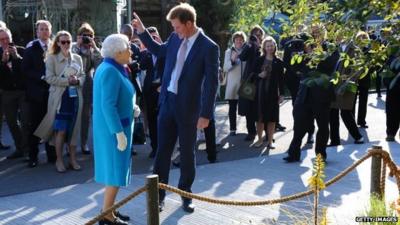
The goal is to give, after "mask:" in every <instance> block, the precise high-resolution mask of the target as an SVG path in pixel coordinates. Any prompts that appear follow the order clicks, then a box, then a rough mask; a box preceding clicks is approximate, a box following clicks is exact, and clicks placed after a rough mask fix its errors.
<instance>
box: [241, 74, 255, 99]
mask: <svg viewBox="0 0 400 225" xmlns="http://www.w3.org/2000/svg"><path fill="white" fill-rule="evenodd" d="M252 76H253V74H250V75H249V76H248V77H247V78H246V79H245V80H244V81H242V82H241V83H240V87H239V93H238V94H239V96H240V97H242V98H245V99H248V100H251V101H253V100H254V99H255V97H256V85H255V83H254V81H252V80H251V79H250V78H251V77H252Z"/></svg>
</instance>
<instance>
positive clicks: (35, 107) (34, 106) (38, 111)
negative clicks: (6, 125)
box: [28, 101, 57, 162]
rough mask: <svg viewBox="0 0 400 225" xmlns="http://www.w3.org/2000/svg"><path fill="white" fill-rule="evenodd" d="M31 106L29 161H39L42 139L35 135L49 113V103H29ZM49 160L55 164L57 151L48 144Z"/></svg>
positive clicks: (46, 147)
mask: <svg viewBox="0 0 400 225" xmlns="http://www.w3.org/2000/svg"><path fill="white" fill-rule="evenodd" d="M28 104H29V112H30V119H29V121H30V122H29V160H31V161H37V160H38V154H39V144H40V138H38V137H36V136H35V135H34V134H33V133H34V132H35V130H36V128H37V127H38V126H39V124H40V122H42V120H43V117H44V116H45V115H46V112H47V102H33V101H31V102H28ZM45 149H46V154H47V160H48V162H55V160H56V158H57V157H56V150H55V147H54V146H50V145H49V144H48V143H46V145H45Z"/></svg>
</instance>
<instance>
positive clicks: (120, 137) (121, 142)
mask: <svg viewBox="0 0 400 225" xmlns="http://www.w3.org/2000/svg"><path fill="white" fill-rule="evenodd" d="M116 136H117V143H118V145H117V148H118V150H120V151H125V149H126V146H127V145H128V140H127V139H126V135H125V133H124V132H119V133H117V134H116Z"/></svg>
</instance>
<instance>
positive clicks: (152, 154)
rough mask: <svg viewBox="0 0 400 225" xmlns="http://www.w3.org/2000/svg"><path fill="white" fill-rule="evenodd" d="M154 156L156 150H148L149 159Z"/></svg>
mask: <svg viewBox="0 0 400 225" xmlns="http://www.w3.org/2000/svg"><path fill="white" fill-rule="evenodd" d="M154 157H156V151H155V150H152V151H151V152H150V154H149V158H150V159H153V158H154Z"/></svg>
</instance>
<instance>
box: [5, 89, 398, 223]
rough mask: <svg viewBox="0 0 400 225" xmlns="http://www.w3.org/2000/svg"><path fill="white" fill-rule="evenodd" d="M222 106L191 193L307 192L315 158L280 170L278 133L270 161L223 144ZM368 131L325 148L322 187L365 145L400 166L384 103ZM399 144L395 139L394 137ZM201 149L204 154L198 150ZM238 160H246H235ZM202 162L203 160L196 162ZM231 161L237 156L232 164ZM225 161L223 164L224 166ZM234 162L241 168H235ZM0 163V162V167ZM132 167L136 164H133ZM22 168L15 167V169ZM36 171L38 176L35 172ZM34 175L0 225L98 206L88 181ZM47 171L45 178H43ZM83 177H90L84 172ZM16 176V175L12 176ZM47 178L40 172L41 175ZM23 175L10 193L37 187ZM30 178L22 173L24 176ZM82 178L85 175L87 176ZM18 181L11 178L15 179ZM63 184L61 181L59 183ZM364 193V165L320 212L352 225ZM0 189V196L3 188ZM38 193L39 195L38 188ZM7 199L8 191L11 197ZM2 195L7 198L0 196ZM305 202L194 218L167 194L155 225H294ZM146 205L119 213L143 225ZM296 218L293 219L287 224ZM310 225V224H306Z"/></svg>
mask: <svg viewBox="0 0 400 225" xmlns="http://www.w3.org/2000/svg"><path fill="white" fill-rule="evenodd" d="M226 112H227V106H226V105H220V106H218V107H217V115H218V116H217V124H218V125H217V126H218V137H219V139H222V144H221V147H220V153H219V159H220V161H221V162H220V163H216V164H204V162H201V163H200V166H198V168H197V175H196V180H195V183H194V185H193V192H194V193H197V194H201V195H205V196H209V197H215V198H221V199H235V200H245V201H251V200H261V199H271V198H279V197H282V196H286V195H291V194H294V193H297V192H301V191H304V190H306V189H307V179H308V178H309V177H310V175H311V171H312V170H311V169H312V159H313V158H314V157H315V155H314V151H313V150H312V149H310V148H309V146H305V148H304V150H303V152H302V159H303V160H302V162H301V163H294V164H286V163H283V161H282V159H281V158H282V157H283V156H285V154H283V153H284V152H285V151H286V150H287V147H288V145H289V143H290V140H291V137H292V131H291V130H290V129H289V130H287V131H286V132H282V133H277V134H276V136H275V139H276V145H277V150H274V151H271V152H270V154H269V155H263V156H259V155H260V153H261V151H262V150H263V149H262V148H261V149H260V148H258V149H256V148H252V147H249V145H250V144H249V143H245V142H243V141H242V138H244V135H238V136H236V137H233V138H232V137H227V136H226V135H227V133H228V130H229V129H228V128H227V123H228V122H227V117H226V116H223V115H226ZM281 115H282V116H281V122H282V123H283V124H284V125H286V126H288V127H291V124H292V120H291V104H290V102H288V103H286V104H284V105H283V106H282V111H281ZM367 123H368V124H369V125H370V128H369V129H367V130H362V132H363V134H364V135H365V137H366V140H367V141H369V143H366V144H363V145H354V144H351V143H352V142H353V140H352V139H351V137H350V138H348V137H347V131H346V130H345V128H344V126H341V128H342V129H341V135H342V139H343V141H342V143H343V144H345V145H342V146H339V147H335V148H328V150H327V151H328V164H327V167H326V175H327V178H326V180H328V179H330V178H332V177H334V176H335V175H337V174H338V173H339V172H340V171H342V170H343V169H345V168H346V167H348V166H349V165H351V164H352V163H353V162H354V161H356V160H357V159H359V158H361V157H362V156H363V155H364V154H365V153H366V151H367V149H368V148H369V147H370V146H371V145H372V144H379V145H382V146H383V147H384V149H386V150H388V151H390V152H391V153H392V156H393V157H394V159H395V161H396V162H398V163H399V162H400V154H398V152H399V150H400V145H399V144H398V142H394V143H389V144H388V143H387V142H385V141H384V137H385V114H384V110H383V102H382V101H381V100H377V99H375V95H374V94H373V95H371V96H370V102H369V109H368V118H367ZM239 126H240V129H239V131H240V132H243V133H244V131H245V124H244V118H241V119H240V121H239ZM366 131H367V132H368V134H366V133H365V132H366ZM396 138H397V140H398V137H396ZM200 148H203V147H202V146H201V145H200ZM146 151H147V150H146V149H143V150H141V151H140V152H139V155H142V157H143V158H145V157H146V155H147V154H146V153H147V152H146ZM241 152H245V153H246V154H245V153H241ZM198 155H199V156H200V157H204V152H202V151H200V152H199V154H198ZM232 155H240V157H238V158H235V157H234V156H232ZM229 157H231V158H229ZM227 158H228V159H229V160H227ZM235 159H240V160H235ZM3 163H5V159H4V158H2V159H0V166H1V165H2V164H3ZM134 163H136V164H139V162H138V158H136V159H135V158H134ZM142 165H143V166H148V167H146V168H145V169H144V171H148V170H149V169H150V166H151V163H147V164H142ZM20 167H21V168H22V167H23V166H22V164H21V165H20ZM0 168H1V170H0V191H2V192H4V193H6V192H8V193H10V191H9V190H8V191H7V190H4V189H10V188H11V189H12V187H10V186H9V185H8V184H7V180H11V181H12V180H13V179H12V178H13V176H12V175H11V174H10V173H7V172H8V171H9V170H8V169H7V168H6V169H3V168H4V167H0ZM39 168H42V169H39ZM39 168H35V170H36V169H37V170H36V173H41V175H42V177H43V179H42V180H40V182H41V185H39V186H42V188H41V189H40V190H41V191H37V192H28V193H23V192H22V193H23V194H8V196H6V197H1V198H0V225H3V224H12V225H25V224H35V225H36V224H49V225H57V224H62V225H70V224H71V225H72V224H84V223H85V221H88V220H90V219H91V218H92V217H94V216H95V215H96V214H97V213H98V212H99V210H100V208H101V204H102V194H103V192H104V189H103V186H101V185H99V184H96V183H94V182H93V181H92V180H91V178H90V176H88V178H87V179H86V178H85V179H83V180H82V181H83V182H82V181H78V182H75V183H73V184H71V185H68V183H71V180H72V181H73V179H72V177H81V176H82V173H77V172H68V173H67V174H57V173H55V172H54V170H50V172H48V171H49V168H50V169H51V168H52V167H50V166H47V165H46V164H43V165H42V166H41V167H39ZM46 168H47V170H45V169H46ZM85 169H87V170H90V168H89V167H86V168H85ZM14 171H18V170H14ZM45 171H46V172H45ZM6 173H7V174H8V175H7V177H6V178H7V179H1V176H2V174H3V175H4V174H6ZM26 173H27V172H24V173H21V174H20V175H21V176H22V177H24V179H14V181H13V182H15V183H14V187H15V188H17V189H18V188H19V187H20V186H29V185H30V184H32V183H35V185H36V184H37V183H38V181H37V180H35V179H33V180H32V178H29V176H27V175H28V174H26ZM31 173H33V172H31V171H30V172H29V174H31ZM87 173H88V174H89V172H87ZM147 174H148V173H147V172H144V173H141V174H135V175H134V176H133V183H132V184H131V185H129V186H128V187H126V188H122V189H121V191H120V194H119V196H118V198H119V199H122V198H123V197H125V196H127V195H128V194H129V193H131V192H133V191H134V190H136V189H138V188H139V187H141V186H143V185H144V183H145V177H146V175H147ZM15 176H17V175H15ZM178 177H179V170H178V169H173V170H172V171H171V178H170V181H171V185H174V186H176V185H177V180H178ZM45 178H47V179H48V180H49V182H54V180H56V181H57V182H59V183H65V185H63V186H61V187H57V188H51V189H48V188H46V187H48V185H46V181H45ZM64 180H65V181H64ZM387 181H388V182H387V189H386V197H387V199H388V200H394V199H395V198H397V197H398V192H397V188H396V186H395V182H394V181H393V179H391V178H388V180H387ZM369 185H370V160H368V161H366V162H365V163H363V164H362V165H361V166H360V167H358V168H357V170H356V171H354V172H352V173H351V174H350V175H348V176H346V177H345V178H344V179H343V180H341V181H340V182H338V183H336V184H333V185H332V186H330V187H328V188H327V189H326V190H324V191H323V192H322V194H321V204H322V205H323V206H325V207H327V208H328V219H329V221H330V222H331V224H357V223H356V222H355V220H354V218H355V216H359V215H363V212H364V211H365V208H366V206H367V204H368V196H369V187H370V186H369ZM4 187H6V188H4ZM43 187H44V188H43ZM11 192H12V191H11ZM5 195H7V194H5ZM312 201H313V200H312V198H311V197H306V198H303V199H300V200H297V201H293V202H289V203H287V204H279V205H272V206H256V207H234V206H219V205H211V204H208V203H204V202H199V201H194V203H195V204H196V205H197V207H196V211H195V213H193V214H186V213H184V212H183V211H182V210H181V209H180V197H179V196H177V195H175V194H169V195H167V198H166V210H165V211H164V212H162V213H161V214H160V217H161V221H162V224H165V225H169V224H171V225H172V224H183V225H191V224H196V225H199V224H206V225H212V224H215V225H217V224H218V225H221V224H251V225H254V224H295V222H300V221H307V220H308V221H311V218H312V216H311V211H312V207H311V206H312ZM145 204H146V201H145V195H144V194H142V195H140V196H139V197H138V198H136V199H134V200H133V201H132V202H129V203H128V204H127V205H126V206H124V207H123V208H122V209H121V211H122V212H124V213H128V214H129V215H130V216H131V217H132V221H131V224H146V216H147V215H146V205H145ZM295 215H296V216H297V217H296V218H294V216H295ZM310 224H311V223H310Z"/></svg>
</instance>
